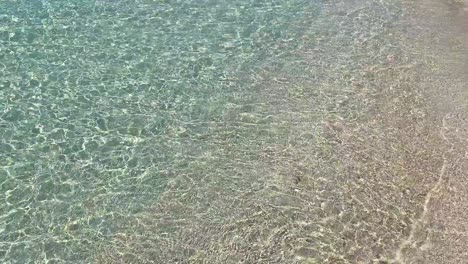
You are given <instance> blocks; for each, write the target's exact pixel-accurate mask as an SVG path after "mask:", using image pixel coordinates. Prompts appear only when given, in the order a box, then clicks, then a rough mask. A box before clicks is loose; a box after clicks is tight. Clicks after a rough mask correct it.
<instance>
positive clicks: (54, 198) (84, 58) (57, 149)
mask: <svg viewBox="0 0 468 264" xmlns="http://www.w3.org/2000/svg"><path fill="white" fill-rule="evenodd" d="M319 11H320V8H319V5H318V3H314V2H310V1H301V0H292V1H289V0H279V1H149V0H148V1H119V0H114V1H112V0H109V1H47V0H43V1H2V2H1V3H0V68H1V84H0V100H1V107H2V114H1V120H0V126H1V132H0V133H1V143H0V155H1V157H0V160H1V161H0V163H1V164H0V165H1V170H0V184H1V185H0V186H1V187H0V188H1V189H0V190H1V192H2V196H1V197H2V198H1V201H0V213H1V221H0V234H1V237H0V258H1V259H2V261H1V262H2V263H33V262H34V263H46V262H47V261H49V262H48V263H84V262H89V261H92V258H93V255H95V254H96V252H94V250H95V249H99V248H100V247H101V246H107V245H108V244H109V242H110V240H111V238H112V236H113V235H115V234H116V233H117V232H118V231H119V228H121V227H120V225H122V224H123V223H125V222H126V221H128V219H129V218H134V214H138V213H139V212H142V211H144V210H147V207H148V206H149V205H151V204H154V203H156V202H157V201H158V199H159V196H160V194H161V193H162V192H164V191H165V190H166V189H167V188H168V186H167V183H168V181H169V180H171V179H172V178H174V177H176V175H178V174H182V173H186V172H187V171H191V170H193V168H190V167H188V166H189V165H188V164H190V163H191V162H192V161H193V160H195V159H196V158H197V156H198V155H200V153H203V152H205V151H206V149H208V148H213V146H212V145H213V143H209V142H210V137H217V136H223V135H222V133H224V132H225V133H230V132H235V131H236V130H237V129H236V128H225V129H223V131H224V132H222V131H221V132H220V130H218V131H216V129H215V128H213V127H212V125H210V124H214V123H225V122H227V121H226V118H228V117H227V114H226V113H227V112H228V111H230V110H229V107H228V106H229V104H231V105H233V104H238V105H244V106H243V109H240V110H236V111H242V112H247V113H248V112H251V111H254V108H253V106H249V103H252V101H254V100H256V96H257V95H256V91H255V88H254V86H253V84H252V82H251V81H248V80H247V79H246V80H245V81H243V82H242V81H236V80H239V79H241V78H242V75H241V74H240V73H241V72H244V73H245V72H248V69H253V68H254V67H256V66H258V65H259V64H260V63H264V62H265V61H266V60H272V61H275V59H274V58H276V57H280V56H282V55H284V54H287V53H288V52H291V51H292V50H294V49H295V48H296V46H297V38H298V37H299V36H300V35H301V34H302V31H301V28H300V25H296V24H295V22H294V21H301V18H302V17H304V16H307V17H310V18H312V17H314V16H315V15H317V14H318V12H319ZM282 43H287V44H286V45H281V44H282ZM276 61H278V62H279V61H280V60H279V59H278V60H276ZM217 133H218V134H219V135H218V134H217ZM240 133H244V134H245V132H240ZM238 136H241V135H238ZM226 137H233V136H229V135H227V136H226ZM204 138H205V139H204ZM206 169H207V168H200V169H199V170H200V171H203V170H206Z"/></svg>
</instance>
